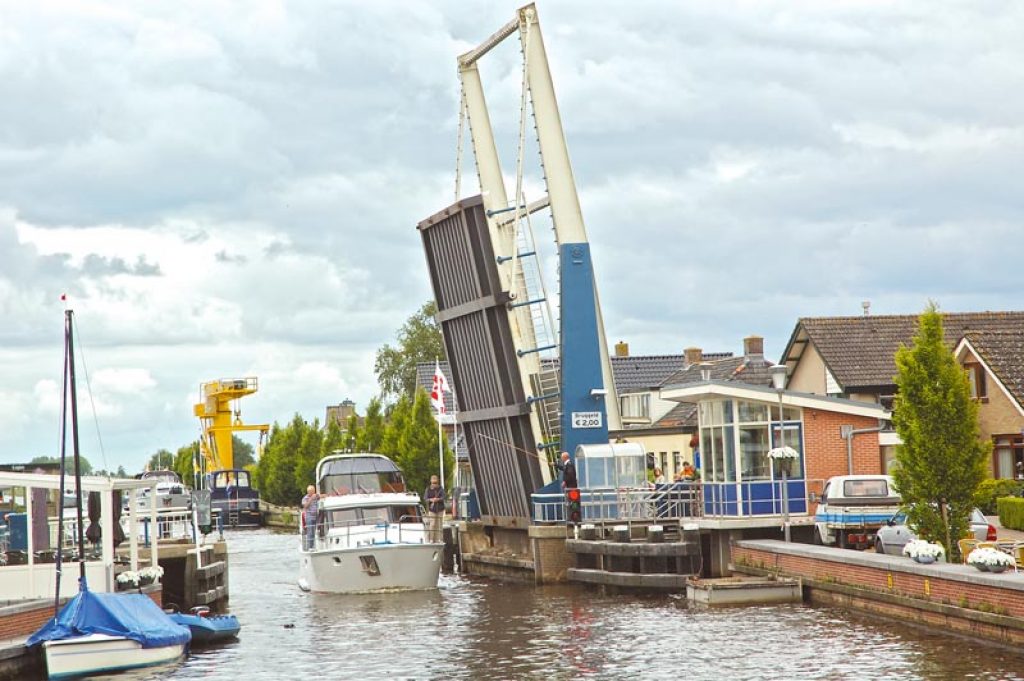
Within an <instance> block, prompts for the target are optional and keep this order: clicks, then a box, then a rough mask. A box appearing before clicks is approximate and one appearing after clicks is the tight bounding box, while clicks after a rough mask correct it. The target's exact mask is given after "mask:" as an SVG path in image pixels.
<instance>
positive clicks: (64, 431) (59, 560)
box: [53, 319, 68, 619]
mask: <svg viewBox="0 0 1024 681" xmlns="http://www.w3.org/2000/svg"><path fill="white" fill-rule="evenodd" d="M67 395H68V333H67V325H66V319H65V329H64V382H63V385H62V386H61V396H62V399H61V401H60V493H59V496H58V497H57V499H58V501H57V553H56V556H55V561H54V562H55V563H56V565H55V570H56V572H57V583H56V585H54V589H53V617H54V619H56V618H57V615H58V613H59V612H60V583H61V580H62V579H63V576H64V568H63V563H64V490H65V484H66V483H65V479H66V477H67V466H65V465H64V463H65V461H67V445H68V401H67Z"/></svg>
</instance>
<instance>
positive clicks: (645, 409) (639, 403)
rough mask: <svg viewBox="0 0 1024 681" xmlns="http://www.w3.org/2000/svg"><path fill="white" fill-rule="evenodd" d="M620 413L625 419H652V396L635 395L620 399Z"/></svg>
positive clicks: (624, 396)
mask: <svg viewBox="0 0 1024 681" xmlns="http://www.w3.org/2000/svg"><path fill="white" fill-rule="evenodd" d="M619 411H620V412H621V414H622V418H624V419H649V418H651V394H650V393H634V394H632V395H623V396H622V397H620V398H619Z"/></svg>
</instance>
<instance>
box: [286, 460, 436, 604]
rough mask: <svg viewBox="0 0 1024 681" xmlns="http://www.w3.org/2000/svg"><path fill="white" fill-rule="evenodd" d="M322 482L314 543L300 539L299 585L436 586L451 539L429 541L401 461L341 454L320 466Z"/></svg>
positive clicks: (363, 588)
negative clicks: (405, 479) (445, 550)
mask: <svg viewBox="0 0 1024 681" xmlns="http://www.w3.org/2000/svg"><path fill="white" fill-rule="evenodd" d="M316 480H317V490H318V493H319V494H320V495H321V497H320V500H319V508H318V512H317V522H316V528H315V535H314V539H313V542H312V545H311V546H309V547H307V546H306V545H305V542H302V543H300V554H299V586H300V588H302V589H303V590H305V591H314V592H329V593H369V592H375V591H398V590H408V589H434V588H437V580H438V576H439V574H440V570H441V558H442V552H443V549H444V544H442V543H435V542H430V541H429V540H428V536H427V532H426V529H425V527H424V524H423V515H422V512H421V509H420V499H419V496H418V495H416V494H413V493H411V492H409V491H407V490H406V487H405V481H404V479H403V478H402V473H401V471H400V470H399V469H398V466H396V465H395V464H394V462H392V461H391V460H390V459H388V458H387V457H386V456H382V455H380V454H370V453H366V454H335V455H332V456H328V457H325V458H324V459H321V460H320V462H319V463H318V464H317V472H316ZM302 531H304V528H302V529H301V530H300V536H301V532H302Z"/></svg>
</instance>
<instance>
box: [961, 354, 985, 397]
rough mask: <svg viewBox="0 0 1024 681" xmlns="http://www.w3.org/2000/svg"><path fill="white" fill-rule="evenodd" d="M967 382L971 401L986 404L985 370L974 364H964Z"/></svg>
mask: <svg viewBox="0 0 1024 681" xmlns="http://www.w3.org/2000/svg"><path fill="white" fill-rule="evenodd" d="M964 369H965V370H966V371H967V381H968V382H969V383H970V385H971V399H972V400H978V401H980V402H988V391H987V390H986V386H985V369H984V367H982V366H981V365H980V364H978V363H976V362H970V363H967V364H964Z"/></svg>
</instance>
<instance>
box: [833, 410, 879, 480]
mask: <svg viewBox="0 0 1024 681" xmlns="http://www.w3.org/2000/svg"><path fill="white" fill-rule="evenodd" d="M885 425H886V422H885V421H881V420H879V422H878V425H877V426H875V427H874V428H854V427H853V426H849V425H847V426H839V436H840V437H841V438H843V439H844V440H846V468H847V475H853V438H854V436H855V435H863V434H864V433H880V432H881V431H883V430H885Z"/></svg>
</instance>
